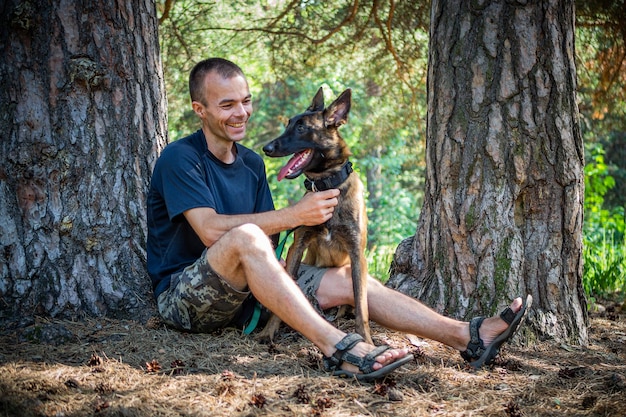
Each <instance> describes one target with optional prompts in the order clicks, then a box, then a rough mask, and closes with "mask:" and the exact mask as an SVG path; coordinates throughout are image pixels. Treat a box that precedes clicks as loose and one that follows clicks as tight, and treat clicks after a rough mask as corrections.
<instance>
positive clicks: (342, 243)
mask: <svg viewBox="0 0 626 417" xmlns="http://www.w3.org/2000/svg"><path fill="white" fill-rule="evenodd" d="M350 98H351V91H350V89H348V90H346V91H344V92H343V93H341V95H340V96H339V97H337V99H336V100H335V101H333V103H332V104H331V105H330V106H328V107H327V108H324V94H323V90H322V88H320V89H319V90H318V91H317V94H315V97H314V98H313V102H312V103H311V106H310V107H309V108H308V109H307V110H306V111H305V112H304V113H301V114H299V115H297V116H294V117H293V118H292V119H291V120H289V123H288V125H287V127H286V128H285V131H284V132H283V134H282V135H280V136H279V137H278V138H276V139H274V140H273V141H271V142H270V143H268V144H267V145H265V146H264V147H263V151H264V152H265V154H267V155H268V156H271V157H281V156H287V155H291V154H294V156H293V157H292V158H291V159H290V160H289V162H287V164H286V165H285V166H284V167H283V168H282V169H281V170H280V172H279V174H278V181H280V180H282V179H283V178H288V179H293V178H296V177H298V176H299V175H300V174H304V175H305V176H306V177H307V179H306V181H305V186H306V188H307V190H308V191H307V192H315V191H323V190H327V189H331V188H337V189H339V190H340V191H341V194H340V195H339V203H338V205H337V206H336V207H335V210H334V212H333V216H332V217H331V219H330V220H328V221H327V222H326V223H324V224H321V225H319V226H300V227H298V228H297V229H296V230H295V231H294V242H293V244H292V245H291V247H290V248H289V252H288V254H287V272H289V273H290V274H291V276H292V277H295V276H296V272H297V271H298V268H299V267H300V262H301V261H302V256H303V254H304V251H305V249H307V252H306V257H305V259H304V263H306V264H309V265H315V266H318V267H339V266H344V265H348V264H350V265H351V268H352V287H353V289H354V300H355V315H356V331H357V333H359V334H360V335H361V336H363V338H364V339H365V340H366V341H367V342H368V343H372V338H371V336H370V328H369V313H368V307H367V287H366V285H367V261H366V259H365V245H366V243H367V214H366V212H365V201H364V200H363V183H362V182H361V180H360V179H359V176H358V175H357V174H356V173H353V172H352V164H351V163H350V161H349V160H348V157H349V156H350V155H351V153H350V151H349V149H348V145H347V144H346V142H345V141H344V140H343V138H342V137H341V136H340V135H339V132H338V128H339V126H341V125H343V124H344V123H346V122H347V120H348V113H349V111H350ZM279 326H280V319H278V317H276V316H272V318H271V319H270V321H269V322H268V324H267V326H266V327H265V329H264V330H263V332H262V333H261V337H269V338H270V339H271V340H273V337H274V334H275V332H276V330H278V327H279Z"/></svg>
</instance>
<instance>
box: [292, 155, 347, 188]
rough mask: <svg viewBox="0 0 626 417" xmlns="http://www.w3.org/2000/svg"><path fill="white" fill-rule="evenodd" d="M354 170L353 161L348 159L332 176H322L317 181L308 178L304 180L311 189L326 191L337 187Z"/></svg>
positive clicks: (305, 184)
mask: <svg viewBox="0 0 626 417" xmlns="http://www.w3.org/2000/svg"><path fill="white" fill-rule="evenodd" d="M352 171H353V169H352V162H350V161H346V163H345V164H343V166H342V167H341V169H340V170H339V171H337V172H336V173H334V174H333V175H331V176H330V177H326V178H320V179H319V180H315V181H313V180H311V179H309V178H307V179H306V180H304V186H305V187H306V189H307V190H309V191H326V190H330V189H331V188H337V187H338V186H340V185H341V184H342V183H343V182H344V181H345V180H347V179H348V177H349V176H350V174H351V173H352Z"/></svg>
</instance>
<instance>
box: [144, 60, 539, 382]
mask: <svg viewBox="0 0 626 417" xmlns="http://www.w3.org/2000/svg"><path fill="white" fill-rule="evenodd" d="M189 90H190V95H191V101H192V103H191V105H192V108H193V110H194V112H195V113H196V115H197V116H198V118H199V119H200V122H201V129H199V130H198V131H197V132H195V133H193V134H191V135H189V136H187V137H184V138H182V139H179V140H177V141H175V142H173V143H171V144H169V145H168V146H167V147H166V148H165V149H164V150H163V152H162V153H161V155H160V157H159V159H158V160H157V163H156V164H155V168H154V172H153V176H152V181H151V184H150V190H149V193H148V202H147V206H148V213H147V214H148V242H147V252H148V273H149V275H150V278H151V280H152V286H153V290H154V296H155V299H156V301H157V307H158V311H159V314H160V315H161V317H162V318H163V320H164V321H165V322H166V323H167V324H168V325H170V326H172V327H174V328H176V329H179V330H184V331H192V332H211V331H214V330H216V329H219V328H223V327H227V326H235V327H239V328H242V327H243V326H244V325H245V324H246V323H247V321H248V320H249V319H250V316H251V315H252V313H251V311H252V309H251V308H250V306H251V305H253V303H255V299H256V300H258V301H259V302H260V303H261V304H263V306H265V307H266V308H267V309H269V310H270V311H272V312H274V313H275V314H276V315H277V316H278V317H280V318H281V319H282V321H283V322H285V323H286V324H287V325H289V326H291V327H292V328H293V329H295V330H297V331H299V332H300V333H302V334H303V335H304V336H305V337H306V338H307V339H309V340H310V341H311V342H312V343H314V344H315V345H316V346H317V347H318V348H319V349H320V350H321V351H322V353H323V354H324V356H325V361H324V362H325V365H326V368H327V369H328V370H329V371H331V372H332V373H333V374H334V375H337V376H349V377H355V378H357V379H361V380H372V379H375V378H380V377H382V376H385V375H387V374H388V373H390V372H391V371H393V370H394V369H396V368H398V367H400V366H402V365H404V364H406V363H408V362H409V361H411V359H412V355H410V354H408V351H407V350H406V349H392V348H390V347H389V346H379V347H375V346H372V345H370V344H367V343H365V342H363V339H362V338H361V337H360V336H359V335H357V334H346V333H344V332H343V331H341V330H339V329H337V328H336V327H335V326H333V325H332V324H331V323H330V322H329V321H327V320H326V319H325V318H324V317H323V316H322V311H323V310H326V309H329V308H331V307H336V306H340V305H343V304H350V305H354V299H353V295H352V281H351V274H350V268H349V266H348V267H342V268H314V267H310V266H309V267H307V266H303V268H302V270H301V272H300V274H299V276H298V277H297V278H298V279H297V281H294V280H293V279H292V278H291V277H290V276H289V274H287V272H286V271H285V269H284V268H283V266H282V265H281V263H280V262H279V261H278V260H277V259H276V258H275V256H274V249H273V244H272V241H271V239H270V238H269V236H275V235H277V234H278V233H279V232H281V231H284V230H288V229H292V228H295V227H297V226H300V225H306V226H314V225H318V224H322V223H324V222H326V221H328V219H330V218H331V217H332V215H333V210H334V207H335V206H336V205H337V201H338V200H337V199H338V198H341V197H340V196H339V191H338V190H336V189H331V190H326V191H321V192H316V193H307V194H306V195H304V196H303V198H302V199H301V200H300V201H298V202H297V203H295V204H294V205H292V206H289V207H285V208H282V209H280V210H275V209H274V204H273V201H272V196H271V194H270V191H269V187H268V184H267V178H266V173H265V165H264V163H263V160H262V158H261V157H260V156H259V155H258V154H256V153H255V152H253V151H251V150H249V149H248V148H246V147H245V146H243V145H241V143H240V142H241V140H242V139H244V137H245V133H246V125H247V123H248V121H249V119H250V116H251V115H252V111H253V110H252V103H251V96H250V90H249V88H248V83H247V81H246V78H245V76H244V74H243V72H242V71H241V69H240V68H239V67H238V66H237V65H235V64H234V63H232V62H230V61H227V60H225V59H221V58H209V59H206V60H204V61H201V62H199V63H198V64H196V66H195V67H194V68H193V69H192V71H191V74H190V77H189ZM368 297H369V300H368V301H369V306H370V307H369V308H370V317H371V318H372V319H373V320H374V321H377V322H379V323H381V324H383V325H385V326H387V327H390V328H393V329H397V330H403V331H407V332H410V333H413V334H415V335H418V336H421V337H428V338H431V339H434V340H438V341H440V342H443V343H445V344H447V345H449V346H452V347H455V348H457V349H459V350H461V351H464V357H466V358H467V359H468V360H470V361H472V363H474V364H476V363H479V364H480V365H482V364H483V363H488V362H490V361H492V360H493V358H494V357H495V355H496V354H497V353H498V348H499V346H500V345H501V344H502V343H504V342H505V341H506V340H508V339H509V338H510V337H511V336H512V335H513V333H514V332H515V330H516V329H517V327H518V325H519V323H520V322H521V319H522V317H523V314H524V312H525V310H526V307H527V305H528V301H527V302H526V304H523V303H522V300H521V298H518V299H516V300H514V301H513V303H512V304H511V306H510V308H507V309H506V310H505V312H506V313H507V314H506V315H502V316H501V318H499V317H492V318H488V319H484V320H482V319H481V320H475V321H474V322H473V323H474V324H472V325H471V326H470V324H469V323H466V322H460V321H456V320H452V319H449V318H446V317H443V316H441V315H439V314H437V313H436V312H434V311H432V310H431V309H429V308H428V307H426V306H424V305H423V304H421V303H419V302H418V301H416V300H414V299H412V298H409V297H407V296H405V295H402V294H400V293H398V292H396V291H393V290H391V289H389V288H387V287H385V286H383V285H382V284H381V283H380V282H379V281H378V280H376V279H374V278H372V277H368Z"/></svg>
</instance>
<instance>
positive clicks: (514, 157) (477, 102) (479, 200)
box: [388, 0, 587, 344]
mask: <svg viewBox="0 0 626 417" xmlns="http://www.w3.org/2000/svg"><path fill="white" fill-rule="evenodd" d="M431 15H432V18H431V33H430V51H429V53H430V57H429V74H428V128H427V150H426V152H427V156H426V158H427V160H426V164H427V178H426V192H425V202H424V206H423V209H422V212H421V217H420V220H419V225H418V229H417V232H416V235H415V236H414V237H413V238H410V239H408V240H407V241H405V242H403V244H401V245H400V246H399V248H398V251H397V253H396V258H395V260H394V262H393V265H392V277H391V279H390V282H389V284H388V285H390V286H392V287H395V288H398V289H400V290H401V291H403V292H406V293H409V294H411V295H413V296H415V297H417V298H420V299H422V300H424V301H425V302H426V303H427V304H429V305H431V306H433V307H435V308H436V309H437V310H438V311H440V312H445V313H448V314H451V315H454V316H456V317H459V318H464V319H468V318H469V317H471V316H473V315H475V314H478V313H494V312H495V311H496V310H499V309H501V308H502V307H503V306H504V305H506V304H507V303H508V302H509V301H510V299H511V298H512V297H514V296H518V295H522V294H526V293H530V294H532V295H533V298H534V303H533V308H532V310H531V313H530V320H529V321H530V323H531V326H530V327H529V329H530V330H532V331H534V333H536V334H537V335H538V336H539V337H553V338H556V339H559V340H564V341H568V342H573V343H580V344H584V343H586V342H587V331H586V324H587V313H586V301H585V296H584V292H583V290H582V284H581V282H582V281H581V280H582V222H583V187H584V181H583V179H584V178H583V165H584V158H583V146H582V138H581V133H580V128H579V119H578V108H577V105H576V96H575V94H576V72H575V66H574V5H573V1H572V0H554V1H539V2H523V3H522V2H520V3H517V2H507V1H484V2H474V1H470V2H466V1H461V0H457V1H447V0H445V1H444V0H435V1H433V3H432V14H431Z"/></svg>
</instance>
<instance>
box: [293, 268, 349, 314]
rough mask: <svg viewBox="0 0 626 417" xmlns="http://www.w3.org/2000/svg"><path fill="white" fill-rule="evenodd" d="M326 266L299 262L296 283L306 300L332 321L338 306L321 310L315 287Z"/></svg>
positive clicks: (317, 285) (319, 281)
mask: <svg viewBox="0 0 626 417" xmlns="http://www.w3.org/2000/svg"><path fill="white" fill-rule="evenodd" d="M327 270H328V268H318V267H316V266H311V265H306V264H301V265H300V269H299V270H298V277H297V283H298V286H299V287H300V289H301V290H302V292H303V293H304V295H305V296H306V298H307V300H309V302H310V303H311V305H312V306H313V308H315V310H317V312H318V313H319V314H320V315H321V316H322V317H324V318H325V319H326V320H328V321H333V320H335V318H336V317H337V312H338V310H339V309H338V308H336V307H335V308H330V309H327V310H322V308H321V307H320V305H319V302H318V301H317V295H316V294H317V289H318V288H319V287H320V283H321V282H322V277H323V276H324V274H325V273H326V271H327Z"/></svg>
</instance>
